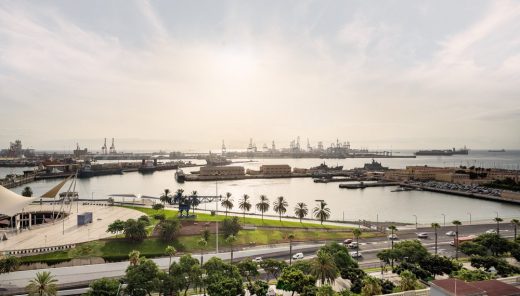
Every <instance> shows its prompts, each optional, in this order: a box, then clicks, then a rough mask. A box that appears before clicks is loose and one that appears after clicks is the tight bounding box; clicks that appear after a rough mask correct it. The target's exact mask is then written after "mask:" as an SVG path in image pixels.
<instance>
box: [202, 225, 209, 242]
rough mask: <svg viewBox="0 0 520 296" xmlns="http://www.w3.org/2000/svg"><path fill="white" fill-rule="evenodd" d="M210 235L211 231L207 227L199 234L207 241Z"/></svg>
mask: <svg viewBox="0 0 520 296" xmlns="http://www.w3.org/2000/svg"><path fill="white" fill-rule="evenodd" d="M210 235H211V233H210V231H209V229H208V228H207V227H206V228H205V229H204V230H203V231H202V234H201V236H202V238H203V239H204V240H205V241H207V242H209V237H210Z"/></svg>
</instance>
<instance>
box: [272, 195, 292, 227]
mask: <svg viewBox="0 0 520 296" xmlns="http://www.w3.org/2000/svg"><path fill="white" fill-rule="evenodd" d="M288 206H289V204H288V203H287V201H286V200H285V198H284V197H283V196H278V198H277V199H276V201H275V202H274V203H273V210H274V211H275V212H277V213H278V215H280V222H282V214H285V213H286V212H287V207H288Z"/></svg>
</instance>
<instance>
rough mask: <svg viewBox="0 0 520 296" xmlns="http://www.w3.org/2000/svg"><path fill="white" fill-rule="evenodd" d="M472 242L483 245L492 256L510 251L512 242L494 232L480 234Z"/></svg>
mask: <svg viewBox="0 0 520 296" xmlns="http://www.w3.org/2000/svg"><path fill="white" fill-rule="evenodd" d="M474 242H475V243H477V244H479V245H481V246H483V247H485V248H486V249H487V250H489V251H490V252H491V253H492V254H493V256H501V255H503V254H505V253H507V252H509V251H511V249H512V247H513V244H512V242H510V241H509V240H507V239H506V238H503V237H501V236H499V235H498V234H496V233H484V234H481V235H479V236H478V237H477V238H476V239H475V240H474Z"/></svg>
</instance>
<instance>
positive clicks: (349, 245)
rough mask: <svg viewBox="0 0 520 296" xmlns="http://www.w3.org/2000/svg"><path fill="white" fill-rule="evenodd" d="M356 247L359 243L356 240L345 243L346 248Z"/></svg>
mask: <svg viewBox="0 0 520 296" xmlns="http://www.w3.org/2000/svg"><path fill="white" fill-rule="evenodd" d="M357 247H359V244H358V243H357V242H351V243H350V244H348V245H347V248H349V249H356V248H357Z"/></svg>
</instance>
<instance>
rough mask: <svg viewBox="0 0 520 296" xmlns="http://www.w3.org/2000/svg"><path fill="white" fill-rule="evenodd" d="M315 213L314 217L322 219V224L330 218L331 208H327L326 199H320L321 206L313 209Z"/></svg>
mask: <svg viewBox="0 0 520 296" xmlns="http://www.w3.org/2000/svg"><path fill="white" fill-rule="evenodd" d="M312 212H313V213H314V217H315V218H316V219H320V221H321V225H323V221H324V220H327V219H329V218H330V209H329V208H327V203H326V202H324V201H320V206H319V207H315V208H314V210H313V211H312Z"/></svg>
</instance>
